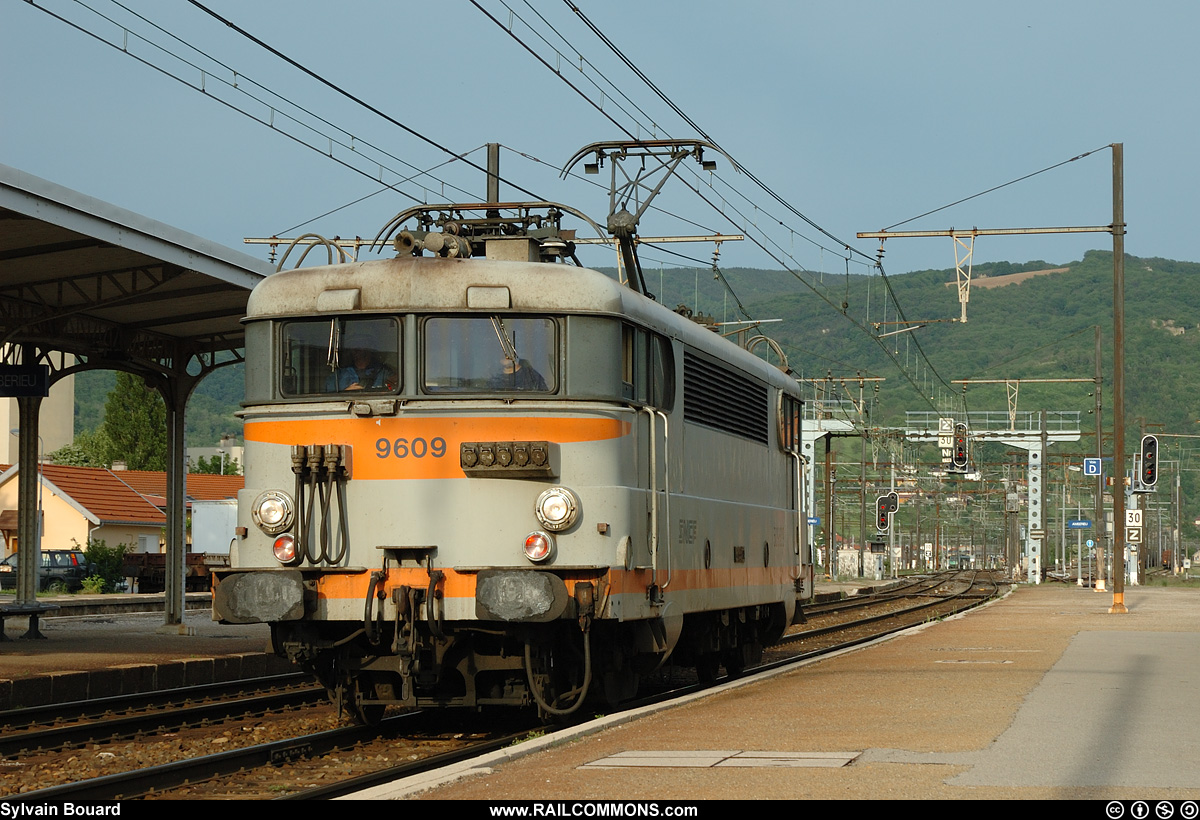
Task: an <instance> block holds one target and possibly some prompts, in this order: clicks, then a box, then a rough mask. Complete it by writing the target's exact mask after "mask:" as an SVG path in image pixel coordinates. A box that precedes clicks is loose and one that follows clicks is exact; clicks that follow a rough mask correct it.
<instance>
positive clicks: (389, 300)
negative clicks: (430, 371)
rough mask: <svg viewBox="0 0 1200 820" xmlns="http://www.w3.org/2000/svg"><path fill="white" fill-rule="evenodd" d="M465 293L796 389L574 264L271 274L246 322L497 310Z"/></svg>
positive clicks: (409, 260) (413, 260) (465, 263)
mask: <svg viewBox="0 0 1200 820" xmlns="http://www.w3.org/2000/svg"><path fill="white" fill-rule="evenodd" d="M468 288H507V289H508V298H509V307H507V308H503V309H499V312H513V311H516V312H522V313H524V312H532V313H559V314H561V313H593V314H597V313H598V314H606V315H614V316H622V317H627V318H630V319H632V320H635V321H638V322H640V323H642V324H645V325H647V326H648V327H651V328H653V329H655V330H657V331H659V332H662V333H664V334H666V335H668V336H671V337H673V338H677V339H679V340H680V341H683V342H686V343H687V344H689V345H691V346H692V347H695V348H698V349H700V350H704V351H706V352H708V353H710V354H711V355H714V356H716V357H718V358H720V359H723V360H726V361H729V362H730V363H732V364H736V365H737V366H739V367H740V368H741V369H743V370H746V371H748V372H751V373H754V374H755V375H757V376H758V377H759V378H763V379H765V380H766V381H769V382H771V383H773V384H776V385H780V386H783V385H790V386H791V387H793V388H794V387H795V381H794V380H792V379H791V378H790V377H788V376H786V375H784V374H783V373H782V372H780V371H779V370H778V369H777V368H775V367H772V366H771V365H769V364H767V363H766V362H764V361H763V360H762V359H759V358H758V357H757V356H754V355H753V354H751V353H748V352H746V351H745V350H742V349H741V348H740V347H738V346H737V345H735V344H733V343H732V342H730V341H728V340H726V339H723V338H721V337H720V336H719V335H717V334H715V333H713V332H712V331H710V330H708V329H706V328H704V327H703V326H701V325H698V324H696V323H695V322H693V321H691V320H690V319H687V318H684V317H682V316H680V315H679V314H677V313H675V312H674V311H672V310H670V309H668V308H666V307H663V306H662V305H660V304H658V303H657V302H655V301H654V300H652V299H648V298H646V297H645V296H642V295H641V294H639V293H636V292H635V291H633V290H631V289H630V288H628V287H626V286H624V285H622V284H620V283H619V282H617V281H616V280H615V279H613V278H612V277H609V276H606V275H605V274H603V273H600V272H599V271H595V270H591V269H590V268H582V267H578V266H575V265H566V264H557V263H545V262H509V261H499V260H492V259H486V258H485V259H479V258H476V259H454V258H442V257H430V256H401V257H396V258H394V259H379V260H371V261H365V262H350V263H346V264H340V265H326V266H322V267H309V268H296V269H294V270H287V271H281V272H279V273H275V274H272V275H271V276H268V277H267V278H266V279H265V280H263V281H262V282H260V283H259V284H258V286H257V287H255V288H254V291H253V292H252V293H251V295H250V299H249V302H248V303H247V309H246V312H247V316H246V320H247V321H254V320H257V319H267V318H276V317H288V316H320V315H339V314H340V315H345V314H346V313H348V312H363V313H373V312H396V311H399V312H408V311H413V312H418V313H421V312H447V311H451V312H460V311H461V312H467V313H476V312H477V313H483V314H491V313H496V312H497V311H498V308H496V307H493V306H489V307H486V308H480V307H468V304H467V300H468V297H467V291H468ZM331 294H332V295H333V297H332V298H330V295H331Z"/></svg>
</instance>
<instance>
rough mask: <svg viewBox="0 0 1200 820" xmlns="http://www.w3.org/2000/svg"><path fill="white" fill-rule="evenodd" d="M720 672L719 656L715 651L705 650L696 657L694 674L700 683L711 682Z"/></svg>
mask: <svg viewBox="0 0 1200 820" xmlns="http://www.w3.org/2000/svg"><path fill="white" fill-rule="evenodd" d="M720 672H721V656H720V654H718V653H716V652H705V653H704V654H703V655H700V656H699V657H697V658H696V675H697V677H699V678H700V682H701V683H712V682H713V681H715V680H716V679H717V675H718V674H720Z"/></svg>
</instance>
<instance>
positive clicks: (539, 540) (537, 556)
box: [525, 532, 554, 564]
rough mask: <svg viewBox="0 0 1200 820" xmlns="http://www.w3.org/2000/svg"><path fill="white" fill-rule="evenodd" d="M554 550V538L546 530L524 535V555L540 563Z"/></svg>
mask: <svg viewBox="0 0 1200 820" xmlns="http://www.w3.org/2000/svg"><path fill="white" fill-rule="evenodd" d="M553 551H554V538H553V537H551V535H550V533H547V532H531V533H529V535H527V536H525V557H526V558H528V559H529V560H530V561H533V562H534V563H535V564H540V563H541V562H542V561H545V560H546V559H547V558H549V557H550V553H552V552H553Z"/></svg>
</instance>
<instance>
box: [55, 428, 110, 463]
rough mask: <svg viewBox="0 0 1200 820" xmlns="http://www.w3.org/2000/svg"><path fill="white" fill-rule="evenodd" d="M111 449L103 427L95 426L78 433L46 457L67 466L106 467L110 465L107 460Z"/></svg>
mask: <svg viewBox="0 0 1200 820" xmlns="http://www.w3.org/2000/svg"><path fill="white" fill-rule="evenodd" d="M111 450H112V442H111V441H109V440H108V436H107V435H106V434H105V432H104V429H103V428H97V429H95V430H93V431H91V432H88V431H86V430H85V431H84V432H82V433H79V434H78V435H77V436H75V440H74V441H73V442H71V443H70V444H68V445H67V446H66V447H60V448H59V449H57V450H55V451H54V452H52V453H49V454H47V456H46V458H47V459H48V460H49V461H50V462H52V463H54V464H65V465H66V466H68V467H108V466H110V465H111V462H110V461H109V460H108V454H109V452H110V451H111Z"/></svg>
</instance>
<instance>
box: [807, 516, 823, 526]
mask: <svg viewBox="0 0 1200 820" xmlns="http://www.w3.org/2000/svg"><path fill="white" fill-rule="evenodd" d="M808 523H810V524H812V525H813V526H814V527H815V526H817V525H818V524H820V523H821V519H820V518H818V517H817V516H815V515H810V516H809V517H808Z"/></svg>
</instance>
